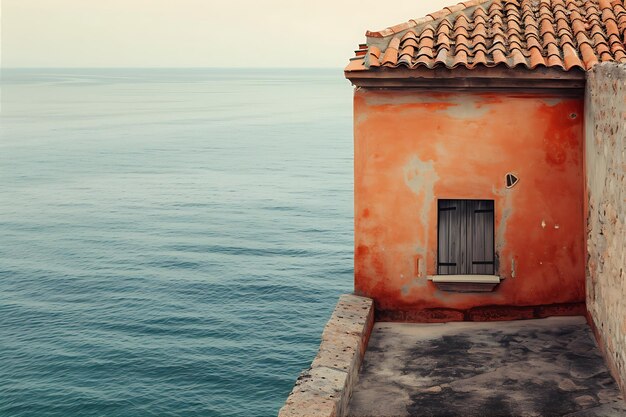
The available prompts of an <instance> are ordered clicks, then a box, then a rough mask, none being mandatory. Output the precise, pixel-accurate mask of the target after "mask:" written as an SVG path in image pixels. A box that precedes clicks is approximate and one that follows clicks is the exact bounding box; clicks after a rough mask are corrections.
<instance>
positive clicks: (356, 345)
mask: <svg viewBox="0 0 626 417" xmlns="http://www.w3.org/2000/svg"><path fill="white" fill-rule="evenodd" d="M373 326H374V303H373V301H372V300H371V299H369V298H365V297H358V296H355V295H350V294H346V295H342V296H341V297H340V298H339V302H338V303H337V306H336V307H335V311H334V312H333V314H332V316H331V318H330V320H329V321H328V323H327V324H326V327H325V328H324V332H323V333H322V343H321V344H320V348H319V352H318V354H317V356H316V357H315V359H314V360H313V363H312V364H311V367H310V368H309V369H307V370H305V371H304V372H302V373H301V374H300V376H299V377H298V380H297V381H296V384H295V387H294V388H293V390H292V391H291V394H289V398H287V401H286V403H285V405H284V406H283V408H281V410H280V412H279V414H278V416H279V417H343V416H345V415H346V412H347V410H348V403H349V401H350V396H351V394H352V388H353V386H354V384H355V383H356V380H357V378H358V373H359V368H360V367H361V361H362V359H363V356H364V355H365V350H366V348H367V344H368V341H369V336H370V334H371V332H372V327H373Z"/></svg>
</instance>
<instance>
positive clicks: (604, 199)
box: [585, 63, 626, 392]
mask: <svg viewBox="0 0 626 417" xmlns="http://www.w3.org/2000/svg"><path fill="white" fill-rule="evenodd" d="M585 100H586V102H585V129H586V135H585V136H586V144H585V147H586V149H585V158H586V170H587V173H586V177H587V184H586V186H587V197H588V206H587V249H588V260H587V273H586V280H587V284H586V287H587V309H588V312H589V314H590V316H591V319H592V321H593V323H592V325H593V326H595V330H596V335H597V338H598V342H599V344H600V346H601V348H602V350H603V351H604V355H605V358H606V361H607V365H608V366H609V368H610V369H611V370H612V373H613V374H614V376H615V377H616V379H617V380H618V383H619V384H620V387H621V389H622V392H626V274H625V271H624V248H625V247H626V227H625V223H626V176H625V172H626V156H625V154H626V138H625V137H626V65H625V64H616V63H603V64H601V65H597V66H596V67H595V68H594V69H593V70H591V71H590V72H589V73H588V79H587V90H586V98H585Z"/></svg>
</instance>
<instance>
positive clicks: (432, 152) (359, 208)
mask: <svg viewBox="0 0 626 417" xmlns="http://www.w3.org/2000/svg"><path fill="white" fill-rule="evenodd" d="M354 109H355V291H356V294H359V295H364V296H367V297H371V298H374V299H375V301H376V307H377V312H378V313H379V318H380V319H393V320H407V321H449V320H490V319H510V318H530V317H539V316H548V315H553V314H581V313H584V299H585V288H584V285H585V278H584V276H585V272H584V260H585V255H584V240H585V233H584V215H583V184H584V179H583V171H584V170H583V156H582V147H583V143H582V142H583V140H582V138H583V100H582V98H564V97H559V96H537V95H522V94H516V93H482V94H479V93H461V92H459V93H436V92H423V91H411V90H372V89H357V90H356V92H355V98H354ZM507 172H513V173H515V174H516V175H517V176H518V177H519V179H520V181H519V183H518V184H517V185H516V186H515V187H514V188H512V189H507V188H506V186H505V174H506V173H507ZM438 198H443V199H446V198H453V199H457V198H463V199H493V200H495V211H496V213H495V216H496V225H495V226H496V233H495V234H496V251H497V256H498V257H499V266H498V273H499V275H500V276H502V277H504V278H505V279H504V281H503V282H502V283H501V284H500V285H499V287H498V288H497V289H496V291H495V292H492V293H485V294H476V293H474V294H467V293H466V294H462V293H451V292H443V291H439V290H437V289H436V287H435V286H434V285H433V284H432V283H431V282H429V281H428V280H427V275H432V274H435V273H436V257H437V199H438ZM504 306H506V308H504Z"/></svg>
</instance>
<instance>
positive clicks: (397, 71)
mask: <svg viewBox="0 0 626 417" xmlns="http://www.w3.org/2000/svg"><path fill="white" fill-rule="evenodd" d="M344 74H345V77H346V78H347V79H348V80H350V82H351V83H352V84H353V85H355V86H357V87H372V88H427V89H438V88H452V89H526V90H545V89H550V90H554V89H563V90H581V91H582V90H583V89H584V87H585V71H583V70H582V69H573V70H570V71H563V70H561V69H558V68H534V69H528V68H521V67H518V68H508V67H506V66H499V67H481V68H473V69H468V68H465V67H459V68H453V69H448V68H445V67H441V68H433V69H429V68H426V67H422V68H420V67H418V68H413V69H408V68H384V67H383V68H377V69H368V70H363V69H358V64H355V65H348V67H346V69H345V71H344Z"/></svg>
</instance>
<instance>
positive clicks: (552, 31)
mask: <svg viewBox="0 0 626 417" xmlns="http://www.w3.org/2000/svg"><path fill="white" fill-rule="evenodd" d="M624 1H625V0H471V1H466V2H463V3H459V4H457V5H455V6H450V7H446V8H444V9H443V10H440V11H438V12H435V13H431V14H429V15H427V16H426V17H423V18H421V19H417V20H409V21H408V22H405V23H402V24H399V25H396V26H392V27H389V28H387V29H385V30H382V31H378V32H367V33H366V36H367V43H366V44H362V45H360V47H359V50H357V51H356V57H354V58H352V59H351V61H350V64H349V65H348V66H347V67H346V72H347V74H348V73H350V72H351V71H371V70H376V69H379V68H405V69H407V68H408V69H418V68H420V69H424V68H426V69H433V68H447V69H453V68H458V67H464V68H466V69H470V70H471V69H475V68H479V67H483V68H485V67H496V66H502V67H508V68H516V67H519V68H525V69H531V70H533V69H536V68H555V69H561V70H564V71H570V70H572V69H582V70H589V69H591V68H592V67H593V66H594V65H596V64H598V63H600V62H605V61H611V62H618V63H626V48H625V42H626V7H625V4H624Z"/></svg>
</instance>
